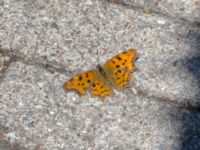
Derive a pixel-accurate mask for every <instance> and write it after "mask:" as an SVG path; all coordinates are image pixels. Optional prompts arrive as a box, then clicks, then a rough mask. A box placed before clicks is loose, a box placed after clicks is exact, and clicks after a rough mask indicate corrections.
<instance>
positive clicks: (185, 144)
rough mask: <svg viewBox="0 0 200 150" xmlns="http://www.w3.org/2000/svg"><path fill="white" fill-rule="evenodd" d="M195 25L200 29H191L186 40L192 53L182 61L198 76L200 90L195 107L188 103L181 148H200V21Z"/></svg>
mask: <svg viewBox="0 0 200 150" xmlns="http://www.w3.org/2000/svg"><path fill="white" fill-rule="evenodd" d="M194 27H195V28H196V27H198V28H199V30H195V29H194V28H193V29H191V30H190V32H189V34H188V37H187V40H186V43H187V44H188V45H189V47H190V48H191V55H189V56H188V58H185V59H184V60H180V62H181V63H182V65H183V66H184V67H185V68H186V69H187V70H188V71H189V72H190V73H191V74H192V75H193V76H194V77H195V78H196V80H197V84H198V85H197V86H198V92H197V93H196V95H195V96H194V100H195V102H196V107H195V109H194V107H192V106H190V105H188V106H187V109H188V110H189V113H187V114H186V115H185V117H184V119H183V121H182V124H183V129H184V130H182V131H180V134H181V137H182V141H181V150H200V23H198V22H197V23H194Z"/></svg>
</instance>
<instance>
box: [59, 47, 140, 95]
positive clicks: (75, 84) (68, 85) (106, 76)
mask: <svg viewBox="0 0 200 150" xmlns="http://www.w3.org/2000/svg"><path fill="white" fill-rule="evenodd" d="M137 57H138V55H137V51H136V50H135V49H129V50H127V51H124V52H122V53H119V54H118V55H116V56H114V57H113V58H111V59H110V60H108V61H107V62H106V63H105V64H104V65H103V66H101V65H97V67H96V69H94V70H89V71H86V72H83V73H81V74H79V75H75V76H73V77H72V78H71V79H70V80H68V81H66V82H65V83H64V85H63V87H64V89H65V90H66V91H69V90H74V91H76V92H78V93H79V94H80V95H84V94H85V93H86V91H87V90H89V91H90V92H91V94H92V95H93V96H96V97H100V98H105V97H107V96H111V95H113V94H114V92H113V89H112V87H114V88H115V89H117V90H122V89H124V88H125V87H127V86H128V84H129V83H130V80H131V72H133V71H135V70H136V66H135V64H134V62H135V60H136V58H137Z"/></svg>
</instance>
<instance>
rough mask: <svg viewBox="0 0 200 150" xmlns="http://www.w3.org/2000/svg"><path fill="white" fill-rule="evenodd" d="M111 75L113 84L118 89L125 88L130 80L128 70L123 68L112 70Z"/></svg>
mask: <svg viewBox="0 0 200 150" xmlns="http://www.w3.org/2000/svg"><path fill="white" fill-rule="evenodd" d="M112 77H113V80H114V82H113V86H114V87H115V88H116V89H118V90H121V89H123V88H125V87H126V86H127V85H128V84H129V82H130V80H131V74H130V72H127V71H126V70H123V69H115V70H112Z"/></svg>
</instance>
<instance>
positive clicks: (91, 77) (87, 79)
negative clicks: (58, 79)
mask: <svg viewBox="0 0 200 150" xmlns="http://www.w3.org/2000/svg"><path fill="white" fill-rule="evenodd" d="M96 78H97V73H96V70H90V71H87V72H83V73H82V74H80V75H75V76H74V77H73V78H72V79H70V80H69V81H67V82H65V83H64V88H65V89H66V90H75V91H77V92H78V93H79V94H81V95H83V94H85V92H86V90H87V88H88V87H89V86H91V85H92V84H93V83H94V81H95V80H96Z"/></svg>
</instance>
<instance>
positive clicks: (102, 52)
mask: <svg viewBox="0 0 200 150" xmlns="http://www.w3.org/2000/svg"><path fill="white" fill-rule="evenodd" d="M168 2H169V1H166V5H164V3H162V2H160V3H159V4H160V5H159V6H161V4H163V6H165V9H168V10H170V13H171V14H174V16H173V17H170V16H169V15H165V11H162V9H161V10H159V11H153V13H144V11H143V9H142V7H138V6H139V5H140V6H144V7H146V6H145V5H143V3H139V2H132V1H127V2H126V1H123V3H122V1H119V3H109V2H107V1H91V0H87V1H86V2H85V1H64V0H63V1H50V2H49V3H47V2H46V1H29V2H26V1H12V2H5V1H2V2H1V1H0V5H1V7H0V15H1V19H0V24H1V25H0V44H1V46H2V49H1V62H5V63H4V66H3V67H1V68H2V71H1V74H2V76H1V82H0V104H1V105H0V133H2V134H3V135H4V137H3V138H1V137H0V141H1V143H0V149H12V148H13V147H15V145H19V146H18V147H19V149H24V148H25V149H28V150H29V149H42V150H43V149H120V150H121V149H135V150H136V149H140V150H151V149H152V150H162V149H169V150H176V149H199V148H200V142H199V141H200V140H199V139H200V131H199V128H200V125H199V123H198V122H199V120H200V119H199V118H200V114H199V112H200V110H199V109H198V108H199V101H200V88H199V87H200V81H199V78H200V72H199V71H198V70H199V68H200V63H199V58H200V57H199V48H200V45H199V40H200V29H199V27H198V24H197V23H196V21H194V20H195V19H194V18H195V17H196V18H199V16H198V15H196V12H198V11H199V9H198V7H199V5H197V6H195V7H191V5H190V3H189V2H184V1H183V2H182V3H183V4H184V7H185V10H187V11H179V9H178V7H179V5H178V4H177V3H176V2H174V3H173V7H169V4H170V3H168ZM146 3H148V2H145V3H144V4H146ZM198 3H199V2H198V1H197V4H198ZM167 4H168V5H167ZM195 4H196V3H195ZM148 5H150V4H148ZM129 6H130V7H129ZM132 6H135V7H132ZM152 7H155V8H158V9H160V8H159V7H157V6H156V5H155V6H154V5H152ZM182 12H183V13H182ZM193 14H195V15H193ZM190 15H191V16H192V17H188V16H190ZM180 18H186V21H183V20H182V19H180ZM187 20H188V21H187ZM193 22H194V23H193ZM132 47H134V48H136V49H137V50H138V53H139V59H138V60H137V61H136V66H137V68H138V70H137V71H136V72H134V74H133V75H134V80H133V82H132V83H131V86H130V88H128V89H125V90H124V91H122V92H117V91H116V92H115V93H116V94H115V96H113V97H109V98H107V99H106V101H105V102H102V101H99V100H98V99H94V98H91V97H90V95H89V94H87V95H85V96H83V97H79V96H78V95H77V94H76V93H73V92H71V93H65V92H64V90H63V89H62V84H63V83H64V82H65V81H66V80H68V79H70V77H71V76H72V75H74V74H77V73H80V72H81V71H83V70H88V69H91V68H94V67H95V65H97V57H98V58H99V59H100V63H104V62H105V61H106V60H108V59H109V58H111V57H112V56H114V55H115V54H117V53H119V52H121V51H122V50H126V49H128V48H132ZM6 48H7V49H6ZM97 50H98V51H99V55H98V56H97ZM13 145H14V146H13ZM7 147H8V148H7Z"/></svg>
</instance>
